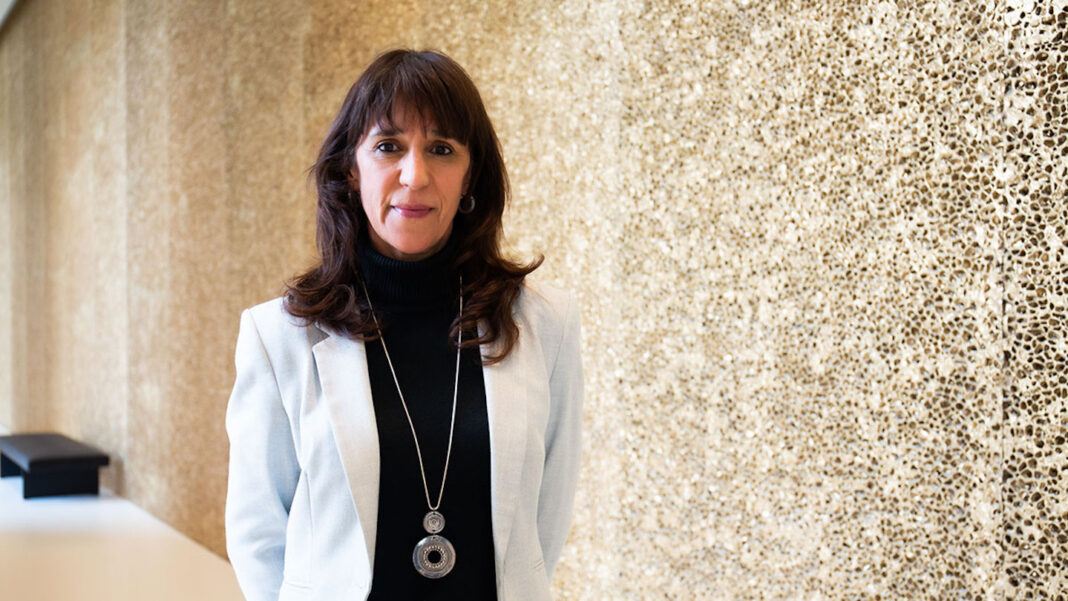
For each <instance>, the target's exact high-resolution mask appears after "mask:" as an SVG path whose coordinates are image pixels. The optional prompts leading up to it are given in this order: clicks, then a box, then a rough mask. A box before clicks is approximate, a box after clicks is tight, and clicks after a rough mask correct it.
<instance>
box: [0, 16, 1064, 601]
mask: <svg viewBox="0 0 1068 601" xmlns="http://www.w3.org/2000/svg"><path fill="white" fill-rule="evenodd" d="M296 4H297V3H290V2H284V1H281V0H275V1H271V2H258V1H252V0H246V1H232V2H227V3H221V2H219V3H209V2H196V3H190V2H185V3H166V2H162V1H158V2H122V1H118V0H116V1H115V2H93V3H89V2H58V1H49V0H33V1H28V2H23V3H21V4H20V5H19V6H18V7H17V8H16V9H15V11H14V13H13V14H12V17H11V19H10V21H9V22H8V23H7V24H6V25H5V26H4V28H3V30H2V32H0V86H3V87H2V88H0V89H2V90H3V94H2V95H0V128H2V129H0V132H2V138H0V203H3V204H2V205H0V219H3V221H2V222H0V235H2V238H0V240H3V242H0V319H4V320H5V323H10V324H11V327H10V328H0V357H2V361H0V423H3V424H5V425H8V426H9V427H12V428H14V429H20V430H21V429H30V428H45V427H47V428H55V429H59V430H63V431H67V432H71V433H73V434H75V435H78V436H80V437H82V438H85V439H87V440H90V441H92V442H94V443H97V444H99V445H100V446H102V447H104V448H106V449H107V450H108V451H109V452H111V453H112V455H113V457H115V459H116V460H117V461H116V465H115V466H114V467H113V468H112V469H110V470H108V473H109V476H108V477H109V479H110V480H109V484H111V485H112V486H113V487H116V488H117V489H118V490H119V491H120V492H122V493H124V494H126V495H127V496H129V497H131V498H132V499H133V500H135V501H136V502H138V503H140V504H141V505H142V506H144V507H146V508H147V509H148V510H150V511H152V512H153V513H155V514H156V515H159V516H160V517H161V518H163V519H165V520H167V521H168V522H170V523H172V524H174V525H175V526H176V527H178V528H179V529H181V530H183V531H185V532H187V533H189V534H190V535H191V536H193V537H195V538H196V539H197V540H200V541H202V542H203V543H204V544H206V545H207V546H209V547H210V548H212V549H214V550H216V551H218V552H220V553H221V552H222V550H223V533H222V503H223V499H224V489H225V478H226V474H225V461H224V460H225V455H226V441H225V433H224V432H223V428H222V417H223V412H224V409H225V406H224V405H225V400H226V398H227V395H228V393H229V387H230V385H231V384H232V378H233V374H232V369H233V368H232V350H233V342H234V337H235V335H236V328H237V315H238V312H239V310H240V309H241V308H242V307H245V306H248V305H250V304H252V303H254V302H258V301H260V300H264V299H266V298H269V297H271V296H274V295H276V294H278V293H279V292H280V283H281V280H282V279H284V278H285V277H288V276H290V275H292V274H293V273H294V272H296V271H297V270H298V269H300V268H302V267H303V266H305V265H306V264H307V263H308V262H309V261H310V260H311V258H312V250H313V249H312V241H313V233H312V232H313V228H312V217H313V214H312V207H313V194H312V193H311V191H310V190H309V189H308V187H307V186H306V184H305V181H304V179H303V170H304V169H305V168H306V167H307V166H308V165H309V164H310V163H311V161H312V160H313V159H314V153H315V150H316V147H317V144H318V142H319V139H320V138H321V136H322V134H323V132H324V131H325V128H326V126H327V124H328V123H329V120H330V118H331V117H332V116H333V112H334V111H335V110H336V108H337V106H338V104H339V103H340V101H341V99H342V96H343V94H344V92H345V91H346V89H347V87H348V85H349V84H350V83H351V81H352V79H353V78H354V77H355V76H356V75H357V74H358V72H359V69H360V68H361V66H363V65H364V64H366V63H367V62H368V61H369V60H370V59H371V58H372V57H373V56H374V54H375V53H376V52H377V51H379V50H382V49H385V48H387V47H389V46H393V45H412V46H416V47H421V46H433V47H437V48H440V49H442V50H445V51H446V52H449V53H450V54H452V55H453V56H454V57H456V58H457V59H458V60H459V61H460V62H461V63H462V64H464V65H465V66H466V67H467V68H468V69H469V70H470V71H471V73H472V75H473V77H474V78H475V80H476V82H477V83H478V84H479V86H480V88H481V90H482V92H483V95H484V97H485V100H486V102H487V105H488V107H489V110H490V113H491V116H492V117H493V119H494V121H495V123H496V124H497V126H498V129H499V133H500V135H501V139H502V142H503V144H504V147H505V155H506V159H507V161H508V164H509V167H510V169H511V175H512V177H513V182H514V187H515V197H516V198H515V202H514V204H513V206H512V208H511V210H510V213H509V215H508V222H507V231H508V235H509V242H510V244H511V246H512V247H513V248H514V249H515V251H516V252H518V253H520V254H524V255H529V254H530V253H534V252H545V253H546V254H547V262H546V264H545V266H544V267H543V268H542V269H543V270H544V272H545V273H544V275H543V277H548V278H551V279H554V280H556V281H558V282H561V283H563V284H565V285H567V286H570V287H573V288H576V289H577V290H579V292H580V293H581V295H582V299H583V302H584V307H585V310H584V324H585V351H586V366H587V374H588V376H587V377H588V381H587V385H588V404H587V412H586V420H587V421H586V424H587V435H586V436H587V438H586V439H587V443H588V447H587V448H588V454H587V461H586V465H585V467H584V472H583V488H582V490H581V491H580V494H579V498H578V507H577V514H576V523H575V528H574V530H573V532H572V538H571V544H570V545H569V546H568V547H567V549H566V551H565V553H566V557H565V559H564V562H563V563H562V564H561V566H560V568H559V570H558V572H557V581H556V586H557V590H558V592H559V596H560V598H564V599H607V598H612V599H614V598H628V599H630V598H633V599H638V598H661V597H667V598H679V599H686V598H702V599H705V598H707V599H713V598H717V599H718V598H723V599H728V598H805V599H815V598H842V599H844V598H857V597H865V598H869V597H877V596H878V597H882V598H959V597H965V596H966V597H968V598H1001V597H1002V596H1003V595H1004V596H1005V597H1007V598H1021V599H1022V598H1030V597H1034V598H1039V597H1041V595H1042V594H1043V593H1046V594H1048V595H1049V597H1050V598H1053V597H1055V596H1056V594H1058V593H1065V592H1068V579H1066V578H1068V577H1066V574H1068V566H1065V564H1064V557H1066V556H1068V520H1066V515H1068V514H1066V512H1065V507H1066V504H1068V490H1066V489H1065V482H1068V478H1066V477H1065V472H1066V471H1068V467H1066V466H1068V461H1066V457H1065V453H1066V451H1068V442H1066V440H1065V439H1066V437H1068V426H1066V424H1068V409H1066V407H1068V406H1066V405H1065V399H1066V398H1068V385H1066V384H1065V376H1064V374H1065V367H1066V366H1065V363H1066V354H1068V347H1066V342H1065V334H1064V332H1065V322H1066V320H1068V317H1066V312H1065V305H1066V302H1068V301H1066V299H1068V296H1066V295H1068V289H1066V285H1065V281H1066V279H1068V278H1066V276H1068V260H1066V257H1065V253H1066V250H1065V247H1064V245H1063V243H1062V241H1063V240H1064V239H1065V238H1066V237H1068V233H1066V231H1065V230H1066V228H1068V212H1066V211H1065V207H1066V206H1068V202H1066V200H1068V198H1066V197H1068V194H1066V189H1065V181H1068V180H1066V176H1068V163H1066V162H1065V161H1064V158H1063V157H1064V155H1065V153H1066V152H1068V107H1066V104H1068V103H1066V100H1068V98H1066V96H1068V93H1066V86H1068V75H1066V71H1065V68H1064V65H1065V64H1068V57H1066V56H1065V53H1066V50H1068V38H1065V37H1064V35H1063V32H1064V31H1065V28H1066V26H1068V25H1066V24H1068V7H1066V6H1065V5H1064V4H1065V3H1063V2H1059V1H1056V2H1036V3H1032V2H1022V1H1019V0H1017V1H1013V2H1007V1H1006V2H989V3H988V2H966V3H958V2H948V1H943V2H923V3H910V4H905V3H900V4H901V6H898V5H897V4H895V3H889V2H882V3H877V2H870V1H866V2H760V3H750V2H717V3H711V2H706V3H679V2H650V3H638V2H635V1H625V2H592V3H588V4H579V3H573V2H568V3H560V4H555V5H550V4H547V3H531V2H508V3H489V4H487V3H483V2H458V3H450V4H449V5H448V6H439V3H430V2H411V1H406V2H384V1H371V2H361V3H359V4H349V3H344V2H338V1H324V2H317V3H314V4H313V5H312V6H297V5H296ZM1058 32H1061V35H1060V37H1057V33H1058ZM7 232H11V233H10V235H8V234H7Z"/></svg>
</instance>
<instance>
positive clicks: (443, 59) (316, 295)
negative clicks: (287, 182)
mask: <svg viewBox="0 0 1068 601" xmlns="http://www.w3.org/2000/svg"><path fill="white" fill-rule="evenodd" d="M398 103H400V104H402V105H404V106H409V107H413V108H414V109H415V110H417V111H418V112H419V113H420V116H421V117H423V119H424V120H427V121H433V122H434V123H435V124H436V125H437V128H438V129H440V130H442V131H443V133H444V134H445V136H446V137H450V138H454V139H456V140H459V141H461V142H463V143H464V145H466V146H467V148H468V150H469V152H470V155H471V163H470V167H469V172H468V175H469V183H470V186H469V188H468V193H469V194H472V195H474V196H475V198H476V201H477V202H476V206H475V209H474V211H472V212H471V213H468V214H464V213H459V212H458V213H457V214H456V218H455V220H454V221H453V229H455V230H456V233H457V234H458V237H459V244H458V250H457V253H456V259H455V264H454V266H455V267H456V268H457V269H458V270H459V271H460V273H461V274H462V276H463V283H464V285H463V294H464V310H463V314H462V315H458V316H457V317H456V319H454V320H453V322H452V325H451V327H450V331H449V334H448V336H449V338H450V340H451V341H452V342H451V344H452V345H453V346H455V344H456V343H455V340H456V338H457V336H458V335H459V328H463V331H464V332H465V334H466V333H468V332H477V326H478V323H479V321H480V320H484V321H485V324H486V328H485V331H484V333H483V335H482V336H473V337H471V338H468V339H466V340H464V341H463V343H462V344H461V346H462V347H472V346H478V345H481V344H487V345H489V344H493V343H495V342H498V341H499V345H500V346H499V347H498V348H499V350H500V352H499V353H497V354H496V355H487V356H486V357H485V362H486V364H487V365H491V364H494V363H498V362H500V361H501V360H503V359H504V358H505V357H506V356H507V355H508V353H510V352H511V351H512V348H513V347H514V346H515V343H516V340H517V339H518V337H519V328H518V327H517V326H516V324H515V319H514V318H513V316H512V305H513V304H514V303H515V301H516V299H517V298H518V296H519V292H520V290H521V287H522V284H523V278H525V277H526V276H527V274H529V273H530V272H532V271H534V270H535V269H537V268H538V267H539V266H540V265H541V263H542V261H543V260H544V257H543V256H539V257H538V258H537V259H536V260H535V261H532V262H531V263H529V264H526V265H523V264H520V263H515V262H512V261H510V260H508V259H507V258H505V257H504V256H503V255H502V252H501V235H502V231H503V229H502V224H501V219H502V217H503V215H504V207H505V204H506V203H507V202H508V199H509V188H508V174H507V172H506V171H505V168H504V160H503V159H502V157H501V148H500V142H499V141H498V140H497V134H496V132H495V131H494V130H493V124H492V123H491V122H490V119H489V116H488V115H487V114H486V108H485V106H484V105H483V104H482V97H481V96H480V95H479V93H478V89H477V88H476V87H475V84H474V82H472V81H471V78H470V77H469V76H468V75H467V73H466V72H465V71H464V69H463V67H461V66H460V65H459V64H457V63H456V61H454V60H452V59H451V58H449V57H448V56H445V55H444V54H442V53H440V52H436V51H433V50H424V51H419V52H416V51H414V50H409V49H396V50H390V51H387V52H384V53H382V54H380V55H378V57H377V58H375V60H374V61H373V62H372V63H371V64H370V65H369V66H368V67H367V69H366V70H365V71H364V72H363V73H362V74H361V75H360V77H359V78H358V79H357V80H356V82H355V83H354V84H353V85H352V87H351V88H350V89H349V92H348V94H347V95H346V96H345V102H344V103H342V105H341V109H340V110H339V111H338V114H337V117H335V118H334V122H333V124H331V126H330V130H329V131H328V132H327V134H326V138H325V139H324V140H323V144H322V147H321V148H320V150H319V157H318V158H317V159H316V161H315V164H314V165H312V167H311V168H310V169H309V170H308V171H309V178H311V177H314V179H315V186H316V190H317V192H318V203H317V210H316V233H315V241H316V245H317V246H318V250H319V262H318V263H317V264H316V265H315V266H313V267H312V268H311V269H309V270H308V271H306V272H304V273H302V274H300V275H298V276H296V277H294V278H293V279H291V280H289V281H288V282H286V292H285V303H284V305H285V308H286V311H288V312H289V313H290V314H291V315H293V316H295V317H300V318H303V319H305V320H307V321H308V322H313V321H317V322H319V323H320V324H325V325H328V326H330V327H332V328H333V329H335V330H336V331H338V332H342V333H345V334H347V335H349V336H350V337H352V338H355V339H358V340H374V339H375V338H377V337H378V332H377V329H376V328H375V324H374V321H373V320H372V318H371V315H370V311H368V304H367V299H366V298H364V296H363V294H362V289H361V288H360V287H359V285H358V282H359V279H358V278H359V277H360V275H359V273H360V272H359V268H358V261H359V260H358V258H357V245H358V244H360V243H361V242H362V241H363V240H365V239H366V237H363V238H362V237H361V233H362V232H364V231H365V230H366V228H367V227H368V225H367V216H366V214H365V213H364V211H363V208H362V206H361V204H360V196H359V190H358V189H353V187H352V185H351V183H350V177H349V174H350V173H351V172H352V171H353V170H354V169H355V167H356V152H355V151H356V147H357V146H358V145H359V144H360V142H361V141H362V140H363V137H364V135H366V133H367V131H368V130H369V129H370V127H372V126H373V125H375V124H378V123H382V124H389V125H394V123H393V121H392V118H393V109H394V107H396V106H397V105H398Z"/></svg>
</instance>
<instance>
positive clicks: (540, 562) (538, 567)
mask: <svg viewBox="0 0 1068 601" xmlns="http://www.w3.org/2000/svg"><path fill="white" fill-rule="evenodd" d="M538 570H542V571H544V570H545V560H544V559H539V560H538V562H537V563H535V564H534V571H535V572H537V571H538Z"/></svg>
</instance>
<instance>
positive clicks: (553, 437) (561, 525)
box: [538, 295, 583, 580]
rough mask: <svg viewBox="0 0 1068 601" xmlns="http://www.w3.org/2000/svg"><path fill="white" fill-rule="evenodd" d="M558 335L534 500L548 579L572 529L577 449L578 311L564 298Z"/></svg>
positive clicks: (579, 397)
mask: <svg viewBox="0 0 1068 601" xmlns="http://www.w3.org/2000/svg"><path fill="white" fill-rule="evenodd" d="M564 315H565V317H564V328H563V335H562V337H561V341H560V349H559V351H558V352H557V355H556V360H555V362H554V364H553V368H552V371H551V374H550V376H549V395H550V408H549V411H550V414H549V423H548V427H547V431H546V434H545V436H546V437H545V469H544V472H543V476H542V484H541V491H540V493H539V495H538V538H539V541H540V542H541V548H542V554H543V557H544V559H545V571H546V573H547V574H548V576H549V579H550V580H551V579H552V575H553V570H554V569H555V568H556V562H557V560H559V559H560V553H561V551H562V550H563V548H564V542H566V540H567V533H568V530H569V529H570V527H571V516H572V507H573V504H574V499H575V489H576V487H577V485H578V476H579V467H580V464H581V450H582V449H581V447H582V437H581V434H582V401H583V380H582V356H581V352H580V351H581V332H580V329H581V325H580V318H579V305H578V303H577V302H576V301H575V300H574V296H573V295H569V296H568V303H567V310H566V311H565V313H564Z"/></svg>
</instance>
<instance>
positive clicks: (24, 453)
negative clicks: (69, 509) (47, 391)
mask: <svg viewBox="0 0 1068 601" xmlns="http://www.w3.org/2000/svg"><path fill="white" fill-rule="evenodd" d="M109 462H110V460H109V458H108V456H107V455H106V454H105V453H103V452H101V451H100V450H98V449H96V448H94V447H91V446H89V445H87V444H85V443H81V442H78V441H77V440H74V439H72V438H68V437H66V436H64V435H62V434H55V433H47V432H39V433H30V434H13V435H11V436H0V477H7V476H17V475H19V474H22V498H24V499H29V498H32V497H46V496H55V495H77V494H92V495H96V494H100V475H99V472H98V468H99V467H101V466H105V465H108V463H109Z"/></svg>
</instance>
